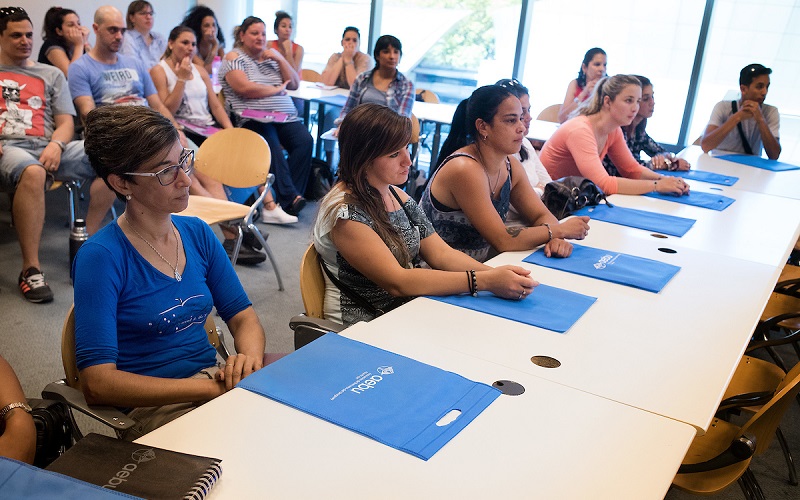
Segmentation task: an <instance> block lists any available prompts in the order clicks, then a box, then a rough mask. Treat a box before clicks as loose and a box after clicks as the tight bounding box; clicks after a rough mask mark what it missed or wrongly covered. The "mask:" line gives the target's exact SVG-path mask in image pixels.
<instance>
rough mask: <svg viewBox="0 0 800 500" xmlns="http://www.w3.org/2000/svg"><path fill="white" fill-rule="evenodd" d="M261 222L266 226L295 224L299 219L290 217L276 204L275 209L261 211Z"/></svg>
mask: <svg viewBox="0 0 800 500" xmlns="http://www.w3.org/2000/svg"><path fill="white" fill-rule="evenodd" d="M261 222H263V223H264V224H294V223H296V222H297V217H296V216H294V215H289V214H287V213H286V212H284V211H283V209H282V208H281V206H280V205H278V204H277V203H276V204H275V208H273V209H272V210H267V209H266V208H263V209H262V210H261Z"/></svg>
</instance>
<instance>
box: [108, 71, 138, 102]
mask: <svg viewBox="0 0 800 500" xmlns="http://www.w3.org/2000/svg"><path fill="white" fill-rule="evenodd" d="M101 82H102V86H103V87H102V94H101V96H100V102H101V103H102V104H124V105H128V106H147V101H146V100H145V99H144V98H143V97H142V96H141V91H140V89H141V88H142V84H141V83H140V81H139V73H138V72H137V71H136V70H135V69H131V68H118V69H109V70H106V71H103V73H102V76H101Z"/></svg>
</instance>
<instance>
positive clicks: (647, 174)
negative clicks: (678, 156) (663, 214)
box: [539, 75, 689, 196]
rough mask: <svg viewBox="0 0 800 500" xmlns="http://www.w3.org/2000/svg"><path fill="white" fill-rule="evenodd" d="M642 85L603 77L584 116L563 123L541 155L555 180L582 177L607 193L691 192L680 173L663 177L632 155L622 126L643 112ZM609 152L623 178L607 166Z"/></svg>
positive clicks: (631, 79) (582, 112)
mask: <svg viewBox="0 0 800 500" xmlns="http://www.w3.org/2000/svg"><path fill="white" fill-rule="evenodd" d="M641 98H642V87H641V84H640V83H639V80H638V79H637V78H636V77H635V76H631V75H616V76H612V77H609V78H604V79H602V80H600V82H598V83H597V85H596V86H595V92H594V94H593V96H592V99H591V100H589V101H587V102H586V103H584V104H583V105H582V106H581V107H580V108H579V109H578V111H579V113H580V114H579V115H578V116H576V117H575V118H572V119H571V120H568V121H567V122H566V123H564V124H563V125H561V126H560V127H559V128H558V130H556V132H555V134H553V136H552V137H551V138H550V139H549V140H548V141H547V142H546V143H545V145H544V147H543V148H542V153H541V154H540V155H539V159H541V160H542V163H543V164H544V166H545V168H547V171H548V172H549V173H550V176H551V177H552V178H553V179H560V178H561V177H565V176H568V175H580V176H583V177H586V178H587V179H589V180H591V181H592V182H594V183H595V184H597V185H598V186H599V187H600V189H602V190H603V192H604V193H606V194H615V193H620V194H646V193H651V192H653V191H658V192H659V193H670V194H674V195H676V196H680V195H684V194H688V193H689V186H688V185H687V184H686V183H685V182H684V181H683V179H681V178H678V177H662V176H661V175H659V174H658V173H656V172H653V171H652V170H650V169H648V168H646V167H643V166H642V165H640V164H639V162H637V161H636V160H635V159H634V158H633V155H632V154H631V152H630V150H629V149H628V146H627V144H626V143H625V137H624V136H623V135H622V129H621V128H620V127H622V126H627V125H630V123H631V122H632V121H633V119H634V117H636V114H637V113H638V112H639V101H640V100H641ZM606 154H608V156H609V157H610V158H611V161H613V162H614V165H616V166H617V169H618V170H619V173H620V175H621V176H622V177H611V176H609V175H608V173H607V172H606V170H605V168H603V161H602V160H603V158H604V157H605V156H606Z"/></svg>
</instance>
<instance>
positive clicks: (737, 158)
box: [714, 155, 800, 172]
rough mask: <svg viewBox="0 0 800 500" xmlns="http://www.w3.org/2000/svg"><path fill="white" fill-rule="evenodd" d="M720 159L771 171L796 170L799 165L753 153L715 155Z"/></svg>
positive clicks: (799, 167)
mask: <svg viewBox="0 0 800 500" xmlns="http://www.w3.org/2000/svg"><path fill="white" fill-rule="evenodd" d="M714 158H719V159H721V160H727V161H732V162H734V163H741V164H742V165H747V166H749V167H757V168H763V169H764V170H771V171H773V172H785V171H787V170H798V169H800V166H798V165H792V164H791V163H784V162H782V161H778V160H769V159H767V158H762V157H760V156H755V155H722V156H715V157H714Z"/></svg>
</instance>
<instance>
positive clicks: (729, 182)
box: [658, 170, 739, 186]
mask: <svg viewBox="0 0 800 500" xmlns="http://www.w3.org/2000/svg"><path fill="white" fill-rule="evenodd" d="M658 173H659V174H661V175H669V176H672V177H682V178H684V179H690V180H693V181H700V182H708V183H710V184H722V185H723V186H733V185H734V184H736V182H737V181H738V180H739V178H738V177H735V176H733V175H722V174H715V173H714V172H706V171H705V170H659V171H658Z"/></svg>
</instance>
